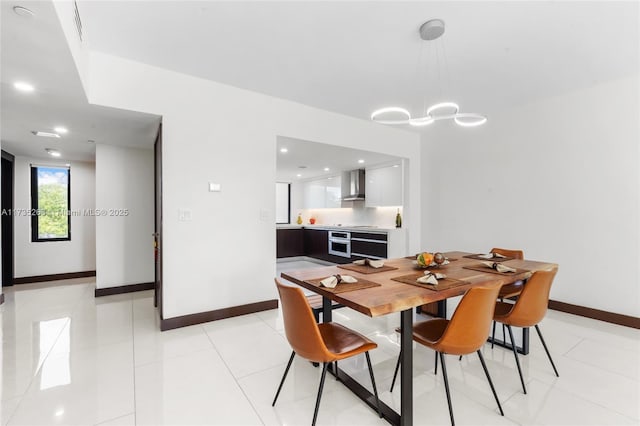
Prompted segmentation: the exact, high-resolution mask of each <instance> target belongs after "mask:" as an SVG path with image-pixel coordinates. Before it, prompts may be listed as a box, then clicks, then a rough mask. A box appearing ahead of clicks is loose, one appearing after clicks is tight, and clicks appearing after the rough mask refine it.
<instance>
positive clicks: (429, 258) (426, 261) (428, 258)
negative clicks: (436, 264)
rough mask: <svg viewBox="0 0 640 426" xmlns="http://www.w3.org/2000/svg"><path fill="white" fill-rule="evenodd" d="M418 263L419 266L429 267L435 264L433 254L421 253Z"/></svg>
mask: <svg viewBox="0 0 640 426" xmlns="http://www.w3.org/2000/svg"><path fill="white" fill-rule="evenodd" d="M416 261H417V263H418V266H429V265H431V264H432V263H433V254H431V253H427V252H424V253H420V254H419V255H418V258H417V259H416Z"/></svg>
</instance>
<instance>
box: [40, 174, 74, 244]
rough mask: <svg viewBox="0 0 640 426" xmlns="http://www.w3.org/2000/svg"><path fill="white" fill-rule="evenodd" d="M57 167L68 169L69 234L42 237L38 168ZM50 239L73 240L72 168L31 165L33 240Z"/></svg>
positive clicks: (42, 241) (42, 240) (47, 240)
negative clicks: (40, 231) (39, 218)
mask: <svg viewBox="0 0 640 426" xmlns="http://www.w3.org/2000/svg"><path fill="white" fill-rule="evenodd" d="M40 167H42V168H57V169H65V170H66V171H67V236H66V237H62V238H40V233H39V230H38V225H39V223H38V217H39V215H38V208H39V207H38V169H39V168H40ZM49 241H71V168H70V167H65V166H54V165H52V166H44V165H43V166H39V165H36V164H32V165H31V242H32V243H44V242H49Z"/></svg>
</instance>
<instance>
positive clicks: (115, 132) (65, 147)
mask: <svg viewBox="0 0 640 426" xmlns="http://www.w3.org/2000/svg"><path fill="white" fill-rule="evenodd" d="M16 4H19V5H22V6H25V7H27V8H29V9H30V10H32V11H33V12H35V17H33V18H24V17H21V16H18V15H16V14H15V13H14V12H13V10H12V8H13V6H14V5H16ZM0 18H1V20H2V29H1V34H0V36H1V47H2V49H1V56H0V73H1V87H0V88H1V91H0V101H1V105H0V106H1V108H2V110H1V113H0V129H1V133H0V137H1V138H2V142H1V144H2V149H3V150H5V151H8V152H10V153H11V154H14V155H24V156H29V157H33V158H50V157H48V154H47V153H46V152H45V148H54V149H58V150H59V151H61V153H62V158H61V159H62V160H80V161H94V159H95V144H94V143H88V142H87V141H88V140H89V139H91V140H93V141H95V143H107V144H111V145H121V146H130V147H151V146H153V142H154V140H155V136H156V132H157V129H158V123H159V121H160V117H158V116H153V115H148V114H142V113H137V112H132V111H124V110H118V109H113V108H105V107H100V106H95V105H89V104H88V103H87V99H86V97H85V94H84V90H83V88H82V85H81V83H80V79H79V76H78V73H77V71H76V68H75V65H74V63H73V60H72V57H71V53H70V52H69V48H68V46H67V43H66V40H65V38H64V34H63V32H62V28H61V27H60V23H59V21H58V18H57V16H56V13H55V10H54V8H53V4H52V3H51V2H50V1H19V0H16V1H15V2H7V1H1V2H0ZM18 80H26V81H28V82H30V83H31V84H33V85H34V86H35V87H36V90H35V91H34V92H32V93H23V92H18V91H16V90H15V89H14V87H13V83H14V82H15V81H18ZM55 126H64V127H66V128H67V129H68V130H69V132H68V133H67V134H66V135H62V137H61V138H60V139H53V138H43V137H38V136H34V135H33V134H31V131H32V130H40V131H48V132H52V131H53V128H54V127H55Z"/></svg>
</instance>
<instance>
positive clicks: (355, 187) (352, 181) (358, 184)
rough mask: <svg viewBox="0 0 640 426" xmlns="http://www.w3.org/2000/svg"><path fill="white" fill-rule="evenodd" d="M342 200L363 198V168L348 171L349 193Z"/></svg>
mask: <svg viewBox="0 0 640 426" xmlns="http://www.w3.org/2000/svg"><path fill="white" fill-rule="evenodd" d="M342 200H343V201H357V200H364V169H359V170H351V171H350V172H349V195H347V196H346V197H344V198H342Z"/></svg>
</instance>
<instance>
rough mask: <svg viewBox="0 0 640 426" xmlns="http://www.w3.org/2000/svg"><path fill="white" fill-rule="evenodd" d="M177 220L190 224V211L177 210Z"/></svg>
mask: <svg viewBox="0 0 640 426" xmlns="http://www.w3.org/2000/svg"><path fill="white" fill-rule="evenodd" d="M178 220H179V221H180V222H191V210H190V209H179V210H178Z"/></svg>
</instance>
